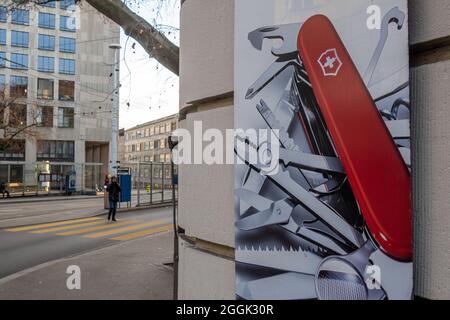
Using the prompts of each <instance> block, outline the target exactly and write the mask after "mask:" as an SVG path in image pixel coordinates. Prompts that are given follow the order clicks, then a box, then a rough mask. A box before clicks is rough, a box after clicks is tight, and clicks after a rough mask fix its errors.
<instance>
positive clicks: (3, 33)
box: [0, 29, 6, 45]
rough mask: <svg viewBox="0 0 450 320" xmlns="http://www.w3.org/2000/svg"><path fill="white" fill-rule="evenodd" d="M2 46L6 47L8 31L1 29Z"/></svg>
mask: <svg viewBox="0 0 450 320" xmlns="http://www.w3.org/2000/svg"><path fill="white" fill-rule="evenodd" d="M0 44H1V45H6V30H5V29H0Z"/></svg>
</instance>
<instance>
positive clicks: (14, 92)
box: [10, 76, 28, 97]
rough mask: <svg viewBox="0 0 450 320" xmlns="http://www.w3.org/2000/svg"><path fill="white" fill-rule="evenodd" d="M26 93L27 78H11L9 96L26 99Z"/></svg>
mask: <svg viewBox="0 0 450 320" xmlns="http://www.w3.org/2000/svg"><path fill="white" fill-rule="evenodd" d="M27 93H28V78H27V77H21V76H11V79H10V94H11V96H13V97H26V96H27Z"/></svg>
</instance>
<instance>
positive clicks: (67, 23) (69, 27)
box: [59, 16, 76, 32]
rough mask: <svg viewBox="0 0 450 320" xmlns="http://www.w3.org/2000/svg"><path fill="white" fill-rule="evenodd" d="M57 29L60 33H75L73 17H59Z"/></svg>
mask: <svg viewBox="0 0 450 320" xmlns="http://www.w3.org/2000/svg"><path fill="white" fill-rule="evenodd" d="M59 29H60V30H61V31H67V32H75V31H76V20H75V17H68V16H61V19H60V22H59Z"/></svg>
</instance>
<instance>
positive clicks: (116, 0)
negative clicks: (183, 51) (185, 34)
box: [86, 0, 180, 75]
mask: <svg viewBox="0 0 450 320" xmlns="http://www.w3.org/2000/svg"><path fill="white" fill-rule="evenodd" d="M86 2H88V3H89V4H90V5H91V6H93V7H94V8H95V9H96V10H98V11H99V12H100V13H102V14H103V15H105V16H106V17H108V18H109V19H111V20H112V21H114V22H115V23H117V24H118V25H119V26H121V27H122V28H123V30H124V32H125V34H126V35H128V36H130V37H132V38H133V39H135V40H136V41H137V42H139V44H140V45H141V46H142V47H143V48H144V49H145V50H146V51H147V53H148V54H149V55H150V56H151V57H153V58H155V59H156V60H158V61H159V62H160V63H161V64H162V65H163V66H165V67H166V68H167V69H169V70H170V71H172V72H173V73H175V74H176V75H179V62H180V49H179V48H178V47H177V46H176V45H175V44H173V43H172V42H171V41H170V40H169V39H167V37H166V36H165V35H164V34H163V33H162V32H160V31H159V30H157V29H156V28H155V27H154V26H152V25H151V24H150V23H148V22H147V21H146V20H145V19H143V18H142V17H140V16H139V15H137V14H136V13H134V12H133V11H131V10H130V8H128V7H127V6H126V5H125V4H124V3H123V2H122V1H121V0H86Z"/></svg>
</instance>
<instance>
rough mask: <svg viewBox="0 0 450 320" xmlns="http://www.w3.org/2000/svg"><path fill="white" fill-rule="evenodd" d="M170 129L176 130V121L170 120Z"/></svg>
mask: <svg viewBox="0 0 450 320" xmlns="http://www.w3.org/2000/svg"><path fill="white" fill-rule="evenodd" d="M171 129H172V130H171V131H175V130H177V123H176V122H172V123H171Z"/></svg>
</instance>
